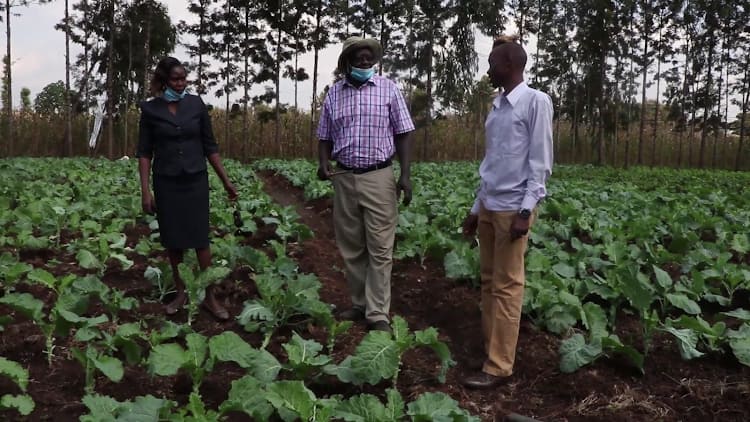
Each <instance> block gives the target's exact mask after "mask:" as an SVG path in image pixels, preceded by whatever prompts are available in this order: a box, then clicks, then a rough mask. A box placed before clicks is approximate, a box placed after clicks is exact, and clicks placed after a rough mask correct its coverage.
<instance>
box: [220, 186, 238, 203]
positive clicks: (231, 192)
mask: <svg viewBox="0 0 750 422" xmlns="http://www.w3.org/2000/svg"><path fill="white" fill-rule="evenodd" d="M224 190H226V191H227V196H228V197H229V200H230V201H232V202H234V201H236V200H237V197H238V196H239V195H238V194H237V188H235V187H234V185H233V184H232V182H227V183H225V184H224Z"/></svg>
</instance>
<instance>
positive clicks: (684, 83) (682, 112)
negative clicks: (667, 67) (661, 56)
mask: <svg viewBox="0 0 750 422" xmlns="http://www.w3.org/2000/svg"><path fill="white" fill-rule="evenodd" d="M689 56H690V42H689V41H688V42H686V43H685V71H684V74H683V78H682V95H681V97H680V119H684V118H685V100H687V97H688V95H689V94H690V85H688V80H687V78H688V69H689V66H688V63H689V62H688V57H689ZM685 123H687V122H685ZM681 129H682V130H680V134H679V138H678V141H677V142H678V143H679V150H678V152H677V167H682V141H683V140H684V139H685V131H686V130H687V124H685V125H684V127H682V128H681Z"/></svg>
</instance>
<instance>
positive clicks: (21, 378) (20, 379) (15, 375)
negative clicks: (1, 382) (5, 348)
mask: <svg viewBox="0 0 750 422" xmlns="http://www.w3.org/2000/svg"><path fill="white" fill-rule="evenodd" d="M0 375H2V376H5V377H8V378H10V380H11V381H13V382H14V383H15V384H16V385H17V386H18V388H20V389H21V391H23V392H24V393H25V392H26V387H28V385H29V371H27V370H26V369H24V367H23V366H21V365H20V364H19V363H18V362H14V361H12V360H9V359H6V358H4V357H2V356H0Z"/></svg>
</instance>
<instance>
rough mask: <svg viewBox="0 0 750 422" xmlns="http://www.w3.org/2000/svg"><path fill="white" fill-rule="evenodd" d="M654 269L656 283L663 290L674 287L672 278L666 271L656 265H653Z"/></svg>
mask: <svg viewBox="0 0 750 422" xmlns="http://www.w3.org/2000/svg"><path fill="white" fill-rule="evenodd" d="M652 267H653V269H654V275H656V282H657V283H659V286H661V287H662V288H663V289H668V288H670V287H672V277H670V276H669V274H668V273H667V272H666V271H664V270H662V269H661V268H659V267H657V266H656V265H653V266H652Z"/></svg>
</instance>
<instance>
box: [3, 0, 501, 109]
mask: <svg viewBox="0 0 750 422" xmlns="http://www.w3.org/2000/svg"><path fill="white" fill-rule="evenodd" d="M163 3H164V4H165V5H166V6H167V8H168V10H169V15H170V17H171V19H172V22H173V23H174V24H176V23H177V22H179V21H180V20H183V19H184V20H186V21H188V22H191V21H192V20H193V19H194V15H192V14H190V13H188V11H187V1H186V0H165V1H164V0H163ZM12 10H13V11H14V12H15V13H17V14H19V16H15V17H12V18H11V24H12V28H11V35H12V39H11V49H12V51H11V56H12V57H13V68H12V70H13V104H14V107H18V105H19V104H20V92H21V88H24V87H26V88H29V89H30V90H31V99H32V101H33V100H34V98H35V97H36V95H37V94H38V93H39V92H41V90H42V88H44V86H46V85H47V84H49V83H52V82H56V81H58V80H65V34H64V33H63V32H62V31H58V30H55V28H54V26H55V25H56V24H57V23H59V22H60V21H61V20H62V17H63V15H64V12H65V8H64V2H63V1H60V0H56V1H53V2H52V3H47V4H43V5H38V4H33V5H30V6H27V7H18V8H14V9H12ZM4 26H5V23H4V22H3V30H2V37H0V38H1V40H0V43H1V44H0V48H1V50H0V51H2V54H4V53H5V48H6V45H5V31H4ZM476 45H477V51H478V52H480V53H482V54H480V55H479V70H478V72H477V77H480V76H481V75H483V74H484V73H486V72H487V66H488V65H487V53H486V52H487V51H489V50H490V48H491V46H492V42H491V40H490V39H489V38H487V37H484V36H481V34H479V35H478V37H477V43H476ZM81 51H82V50H81V48H80V47H79V46H77V45H73V44H71V61H74V60H75V57H76V56H77V55H78V54H79V53H80V52H81ZM340 51H341V44H334V45H331V46H330V47H328V48H326V49H325V50H323V51H322V52H321V54H320V64H319V69H318V77H319V82H318V89H319V90H322V88H323V87H324V86H325V85H326V84H328V83H329V82H330V80H331V75H332V74H333V70H334V68H335V67H336V62H337V59H338V54H339V52H340ZM173 55H174V56H175V57H177V58H179V59H180V60H183V61H188V60H189V57H188V56H187V54H185V50H184V48H182V47H180V46H178V47H177V48H176V51H175V52H174V54H173ZM300 66H301V67H304V68H305V70H306V71H307V73H308V74H312V69H313V53H308V54H305V55H303V56H300ZM269 85H270V84H269ZM263 92H264V88H263V87H262V86H254V88H253V94H260V93H263ZM236 96H239V94H236ZM280 97H281V102H282V103H287V104H293V103H294V87H293V83H292V82H291V81H289V80H286V81H282V85H281V89H280ZM311 97H312V78H310V79H309V80H307V81H304V82H301V83H300V85H299V102H300V107H303V108H308V107H309V104H310V101H311ZM204 100H205V101H206V102H208V103H213V104H214V105H219V106H221V105H223V104H224V100H223V99H219V98H217V97H216V96H214V94H213V93H209V94H207V95H206V97H205V98H204ZM306 106H307V107H306Z"/></svg>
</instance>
